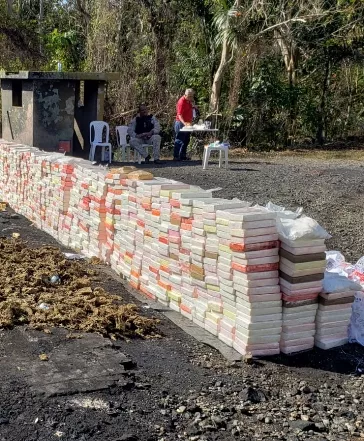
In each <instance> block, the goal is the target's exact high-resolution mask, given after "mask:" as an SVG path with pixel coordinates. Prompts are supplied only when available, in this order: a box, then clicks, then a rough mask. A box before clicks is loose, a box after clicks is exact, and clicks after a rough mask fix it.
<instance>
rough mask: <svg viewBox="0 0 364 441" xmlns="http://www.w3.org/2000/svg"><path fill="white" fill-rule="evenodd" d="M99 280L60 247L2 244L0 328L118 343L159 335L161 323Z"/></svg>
mask: <svg viewBox="0 0 364 441" xmlns="http://www.w3.org/2000/svg"><path fill="white" fill-rule="evenodd" d="M52 276H53V281H51V279H52ZM95 276H96V273H95V271H93V270H91V269H90V267H89V266H88V264H87V263H86V262H76V261H70V260H67V259H66V258H65V256H64V255H63V253H61V251H60V250H59V249H57V248H54V247H50V246H44V247H41V248H36V249H32V248H29V247H27V245H26V243H25V242H22V241H20V240H16V239H0V327H1V328H11V327H13V326H15V325H24V324H26V325H28V326H29V327H31V328H33V329H39V330H43V331H46V332H49V329H50V328H52V327H57V326H58V327H63V328H66V329H68V330H70V331H80V332H97V333H100V334H102V335H104V336H109V337H113V338H115V337H133V336H145V337H147V336H153V335H157V329H156V325H157V320H153V319H149V318H146V317H143V316H142V315H140V314H139V313H138V309H137V307H136V306H135V305H133V304H122V302H121V298H120V297H119V296H115V295H111V294H109V293H107V292H105V291H104V289H102V288H101V287H99V286H94V285H95V282H96V277H95Z"/></svg>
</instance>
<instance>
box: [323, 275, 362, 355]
mask: <svg viewBox="0 0 364 441" xmlns="http://www.w3.org/2000/svg"><path fill="white" fill-rule="evenodd" d="M361 290H362V288H361V286H360V285H359V284H357V283H355V282H353V281H351V280H349V279H348V278H347V277H345V276H344V275H341V274H337V273H331V272H328V271H326V272H325V278H324V282H323V289H322V292H321V293H320V296H319V308H318V312H317V315H316V335H315V346H317V347H319V348H321V349H331V348H334V347H336V346H341V345H344V344H346V343H348V341H349V339H348V334H349V323H350V319H351V314H352V304H353V302H354V300H355V293H356V292H357V291H361Z"/></svg>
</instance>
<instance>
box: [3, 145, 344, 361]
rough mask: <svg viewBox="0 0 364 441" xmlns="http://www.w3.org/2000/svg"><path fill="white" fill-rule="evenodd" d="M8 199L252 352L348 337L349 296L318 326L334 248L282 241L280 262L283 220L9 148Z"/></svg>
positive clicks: (178, 188) (181, 188)
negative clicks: (328, 255) (336, 325)
mask: <svg viewBox="0 0 364 441" xmlns="http://www.w3.org/2000/svg"><path fill="white" fill-rule="evenodd" d="M0 196H1V199H2V200H5V201H7V202H8V203H9V205H10V206H11V207H12V208H13V209H14V210H15V211H17V212H18V213H20V214H22V215H24V216H25V217H27V218H28V219H30V220H31V221H32V222H33V223H34V224H35V225H36V226H37V227H38V228H40V229H42V230H44V231H46V232H47V233H49V234H50V235H52V236H53V237H55V238H56V239H57V240H58V241H59V242H60V243H62V244H64V245H66V246H69V247H71V248H73V249H75V250H76V251H78V252H81V253H83V254H85V255H86V256H88V257H92V256H96V257H98V258H100V259H101V260H103V261H104V262H106V263H109V264H110V265H111V267H112V268H113V269H114V270H115V271H116V272H117V273H118V274H121V275H122V276H123V277H125V278H126V279H127V280H128V281H129V283H130V285H131V286H132V287H133V288H135V289H138V290H140V291H141V292H142V293H144V295H146V296H147V297H149V298H150V299H154V300H158V301H159V302H161V303H162V304H163V305H165V306H169V307H170V308H171V309H173V310H175V311H178V312H180V313H181V314H182V315H183V316H185V317H186V318H188V319H190V320H192V321H193V322H194V323H196V324H197V325H199V326H201V327H203V328H204V329H206V330H207V331H209V332H210V333H212V334H213V335H215V336H217V337H218V338H219V339H221V340H222V341H223V342H224V343H226V344H227V345H229V346H231V347H233V348H235V349H236V350H237V351H238V352H240V353H241V354H246V353H247V352H249V353H252V354H253V355H257V356H259V355H273V354H277V353H279V351H280V350H282V351H283V352H293V351H296V350H301V349H306V348H308V347H312V346H313V342H314V334H315V329H316V327H317V328H318V330H317V334H316V344H318V345H319V346H320V345H321V346H322V347H325V346H330V345H331V344H337V343H338V342H339V340H340V339H341V338H342V340H343V339H344V337H345V336H344V326H346V321H345V323H342V328H340V329H339V331H338V332H337V333H335V334H331V331H330V329H331V323H332V322H333V320H334V319H336V316H337V315H338V313H337V311H340V313H341V312H342V309H345V311H344V312H345V320H346V319H347V316H349V303H344V301H343V300H342V301H341V302H339V303H338V305H336V304H335V303H333V301H332V300H333V299H332V298H331V297H330V299H331V300H330V301H329V303H327V302H325V301H324V298H323V300H322V302H321V304H320V307H319V312H318V316H317V319H316V327H315V316H316V310H317V309H318V303H317V296H318V294H319V292H320V291H321V286H322V281H321V279H322V274H323V270H324V262H323V260H324V258H323V252H324V251H325V245H324V243H323V241H322V242H320V243H309V244H306V243H286V242H284V241H283V242H282V248H281V255H280V256H279V241H278V233H277V227H276V219H275V213H273V212H270V211H267V210H266V209H265V208H263V207H250V204H249V203H247V202H245V201H241V200H237V199H233V200H227V199H221V198H214V197H213V195H212V193H211V192H209V191H206V190H203V189H202V188H200V187H197V186H193V185H188V184H184V183H182V182H176V181H174V180H171V179H164V178H153V179H150V180H136V179H130V176H128V174H127V172H126V171H125V170H124V169H111V170H108V169H102V168H99V167H95V166H92V165H91V164H90V163H89V162H88V161H85V160H81V159H77V158H73V157H66V156H64V155H62V154H58V153H53V154H50V153H45V152H41V151H40V150H38V149H36V148H34V147H27V146H24V145H17V144H14V143H10V142H6V141H0ZM278 270H280V275H279V271H278ZM282 292H283V300H284V304H283V308H282ZM350 300H351V299H350ZM341 305H345V306H341ZM320 327H321V328H320ZM330 338H332V339H334V341H335V343H332V342H331V340H330V341H328V339H330ZM343 341H344V340H343Z"/></svg>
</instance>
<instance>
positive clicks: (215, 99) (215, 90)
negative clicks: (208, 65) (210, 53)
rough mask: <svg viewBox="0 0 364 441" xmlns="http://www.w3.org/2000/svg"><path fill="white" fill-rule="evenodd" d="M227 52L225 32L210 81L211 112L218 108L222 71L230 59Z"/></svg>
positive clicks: (227, 45)
mask: <svg viewBox="0 0 364 441" xmlns="http://www.w3.org/2000/svg"><path fill="white" fill-rule="evenodd" d="M229 54H230V48H229V43H228V34H227V32H226V33H225V35H224V39H223V43H222V51H221V58H220V64H219V67H218V68H217V70H216V72H215V75H214V79H213V81H212V87H211V95H210V112H211V113H213V112H217V111H218V109H219V100H220V94H221V86H222V80H223V77H224V72H225V70H226V67H227V65H228V64H229V61H230V60H229Z"/></svg>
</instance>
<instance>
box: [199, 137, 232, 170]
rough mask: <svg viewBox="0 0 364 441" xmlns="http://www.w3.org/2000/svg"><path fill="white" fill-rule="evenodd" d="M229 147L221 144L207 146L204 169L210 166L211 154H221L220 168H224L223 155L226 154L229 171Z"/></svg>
mask: <svg viewBox="0 0 364 441" xmlns="http://www.w3.org/2000/svg"><path fill="white" fill-rule="evenodd" d="M229 147H230V146H229V144H225V143H223V144H220V143H219V142H216V143H214V144H209V145H205V149H204V152H203V169H204V170H206V168H207V166H208V163H209V159H210V154H211V152H219V168H221V167H222V162H223V158H222V154H223V153H224V160H225V168H226V169H227V168H228V165H229Z"/></svg>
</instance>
